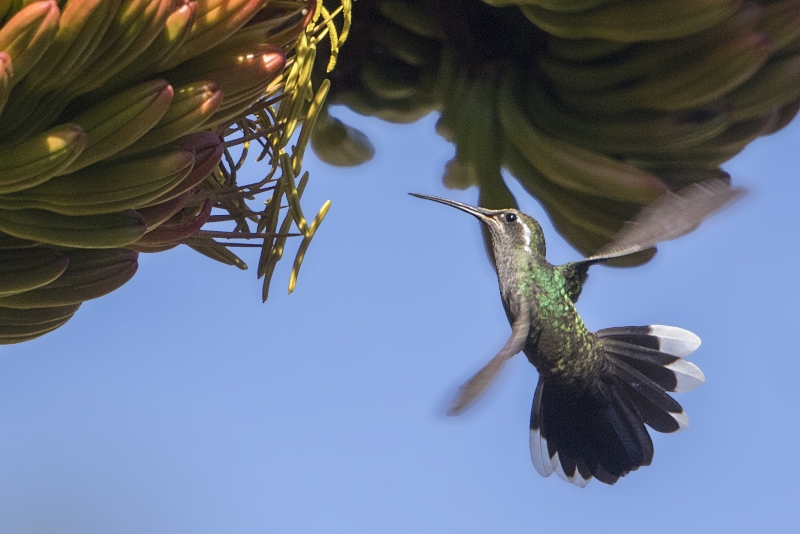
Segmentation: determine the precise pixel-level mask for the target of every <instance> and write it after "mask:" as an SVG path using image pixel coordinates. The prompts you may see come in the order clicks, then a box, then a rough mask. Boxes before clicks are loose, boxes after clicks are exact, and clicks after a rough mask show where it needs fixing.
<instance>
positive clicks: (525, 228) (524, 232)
mask: <svg viewBox="0 0 800 534" xmlns="http://www.w3.org/2000/svg"><path fill="white" fill-rule="evenodd" d="M517 222H518V223H519V224H521V225H522V237H523V238H524V239H525V245H524V246H523V248H524V249H525V252H527V253H528V254H531V229H530V228H528V225H527V224H525V223H524V222H522V218H521V217H517Z"/></svg>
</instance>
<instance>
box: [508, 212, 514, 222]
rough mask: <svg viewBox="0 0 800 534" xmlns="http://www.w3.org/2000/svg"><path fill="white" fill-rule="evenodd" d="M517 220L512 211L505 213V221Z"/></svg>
mask: <svg viewBox="0 0 800 534" xmlns="http://www.w3.org/2000/svg"><path fill="white" fill-rule="evenodd" d="M516 220H517V216H516V215H514V214H513V213H506V222H514V221H516Z"/></svg>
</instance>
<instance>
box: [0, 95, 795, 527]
mask: <svg viewBox="0 0 800 534" xmlns="http://www.w3.org/2000/svg"><path fill="white" fill-rule="evenodd" d="M339 114H340V115H341V116H346V117H347V119H348V121H349V122H351V123H352V124H354V125H356V126H358V127H359V128H361V129H363V130H364V131H365V132H366V133H368V134H369V135H370V137H371V138H372V139H373V140H374V141H375V144H376V146H377V151H378V153H377V157H376V158H375V160H373V161H372V162H370V163H369V164H367V165H364V166H362V167H360V168H357V169H355V170H341V169H335V168H330V167H327V166H325V165H323V164H321V163H319V162H318V161H317V160H316V159H315V158H314V157H313V156H312V155H309V156H308V157H307V158H306V166H307V168H308V169H309V170H310V171H311V176H312V179H311V181H310V184H309V187H308V189H307V190H306V195H305V198H304V206H305V207H306V209H307V210H309V211H311V210H312V209H316V208H317V207H319V206H320V205H321V204H322V202H323V201H324V200H326V199H331V200H332V201H333V206H332V208H331V210H330V212H329V214H328V217H327V219H326V220H325V222H324V223H323V225H322V227H321V229H320V231H319V234H318V235H317V236H316V238H315V241H314V243H312V246H311V249H310V251H309V253H308V255H307V257H306V260H305V264H304V266H303V271H302V273H301V276H300V280H299V283H298V288H297V290H296V291H295V293H294V294H293V295H291V296H287V295H286V291H285V287H286V282H287V280H288V273H289V268H290V261H291V258H292V257H293V255H294V254H293V251H292V252H291V254H290V255H289V258H288V259H287V260H286V261H284V263H283V264H281V265H280V266H279V268H278V270H277V272H276V276H275V281H274V287H273V291H272V297H271V299H270V301H269V302H268V303H267V304H266V305H262V304H261V302H260V298H259V295H260V283H259V282H258V281H257V280H256V279H255V273H254V270H253V269H251V270H250V271H247V272H241V271H238V270H236V269H234V268H232V267H225V266H223V265H220V264H217V263H215V262H213V261H211V260H208V259H206V258H204V257H202V256H199V255H197V254H196V253H194V252H193V251H191V250H189V249H185V250H184V249H176V250H174V251H170V252H166V253H161V254H156V255H143V256H142V257H141V259H140V268H139V272H138V274H137V275H136V277H135V278H134V279H133V280H132V281H131V282H129V283H128V284H127V285H126V286H124V287H123V288H122V289H120V290H118V291H117V292H115V293H113V294H112V295H109V296H107V297H105V298H102V299H100V300H97V301H93V302H89V303H86V304H85V305H84V306H83V308H82V309H81V310H80V312H79V313H78V314H77V315H76V316H75V318H74V319H73V320H72V321H71V322H70V323H68V324H67V325H66V326H65V327H63V328H61V329H60V330H58V331H57V332H55V333H53V334H50V335H48V336H45V337H44V338H40V339H39V340H36V341H33V342H30V343H26V344H23V345H19V346H11V347H3V348H2V349H0V351H1V352H2V356H1V357H0V532H2V533H14V534H17V533H26V534H27V533H31V534H33V533H42V532H47V533H50V532H58V533H63V534H67V533H70V534H71V533H76V534H78V533H81V534H94V533H98V534H99V533H115V534H128V533H137V534H138V533H144V532H147V533H170V534H182V533H186V534H205V533H209V534H211V533H213V534H218V533H226V534H228V533H231V534H239V533H256V532H259V533H276V534H277V533H306V532H308V533H329V532H331V533H334V532H343V533H349V534H353V533H369V534H374V533H381V534H389V533H411V532H413V533H415V534H416V533H419V534H422V533H445V532H460V533H481V534H483V533H487V532H492V533H494V532H499V533H517V532H519V533H528V532H587V531H589V529H591V530H592V531H595V532H614V533H619V534H622V533H626V532H641V531H643V530H646V531H647V532H651V533H654V534H655V533H660V532H665V533H666V532H670V533H674V532H684V533H690V532H751V531H756V532H768V531H770V529H775V531H783V532H786V531H789V530H791V529H792V528H796V525H797V519H798V517H800V489H799V487H798V484H797V480H798V477H800V469H799V468H798V462H797V446H798V445H797V444H798V440H799V438H800V432H799V431H798V409H800V403H798V401H797V399H798V391H797V387H798V376H799V374H798V373H799V372H800V358H799V357H798V348H797V332H798V312H797V299H798V297H800V283H799V282H798V276H797V274H796V271H797V265H798V259H800V255H799V254H798V242H799V239H798V236H797V231H798V229H800V224H798V223H799V222H800V214H799V213H800V210H799V209H798V197H799V196H800V176H799V175H798V174H800V171H798V166H800V151H798V148H800V124H799V123H797V122H795V123H794V124H793V125H791V126H790V127H788V128H787V129H785V130H784V131H782V132H780V133H779V134H777V135H774V136H772V137H770V138H768V139H764V140H760V141H758V142H756V143H754V144H753V145H751V146H750V147H749V148H748V149H747V150H746V151H745V152H744V153H743V154H742V155H741V156H739V157H738V158H737V159H736V160H734V161H732V162H731V163H730V164H729V165H728V166H727V168H728V170H729V171H730V172H731V173H732V174H733V175H734V177H735V182H736V183H737V184H741V185H746V186H747V187H749V188H750V189H751V194H750V196H748V197H747V198H746V199H745V200H743V201H742V202H740V203H739V204H737V205H735V206H734V207H733V208H732V209H729V210H728V211H726V212H724V213H722V214H721V215H719V216H717V217H715V218H714V219H712V220H710V221H708V222H707V223H706V224H704V225H703V226H702V227H701V228H700V230H698V231H697V232H695V233H694V234H692V235H690V236H688V237H685V238H682V239H680V240H678V241H675V242H672V243H668V244H664V245H662V246H661V247H660V252H659V254H658V255H657V256H656V258H655V259H654V260H653V261H652V262H650V263H649V264H648V265H646V266H644V267H641V268H637V269H633V270H618V269H610V268H605V267H595V268H593V270H592V272H591V277H590V279H589V282H588V284H587V286H586V288H585V290H584V293H583V295H582V296H581V302H580V305H579V311H580V312H581V314H582V316H583V318H584V320H585V321H586V323H587V324H588V326H589V327H590V328H591V329H600V328H605V327H611V326H620V325H641V324H650V323H656V324H667V325H676V326H681V327H684V328H687V329H690V330H692V331H694V332H696V333H697V334H698V335H699V336H700V337H701V338H702V340H703V345H702V346H701V347H700V349H699V350H698V351H697V352H696V353H695V354H694V355H693V356H692V359H693V361H695V362H696V363H698V364H699V366H700V367H701V368H702V369H703V370H704V371H705V373H706V375H707V382H706V384H705V385H704V386H703V387H701V388H699V389H697V390H694V391H692V392H689V393H684V394H680V395H679V400H680V402H681V403H682V404H683V406H684V407H685V409H686V410H687V412H688V414H689V416H690V418H691V426H690V427H689V428H688V429H687V430H685V431H683V432H680V433H678V434H672V435H662V434H654V436H653V439H654V442H655V449H656V454H655V459H654V462H653V465H652V466H650V467H648V468H643V469H641V470H640V471H638V472H635V473H633V474H631V475H630V476H629V477H626V478H624V479H623V480H621V481H620V482H619V483H618V484H617V485H616V486H613V487H609V486H605V485H603V484H600V483H598V482H596V481H595V482H592V483H591V484H590V485H589V486H588V487H587V488H585V489H583V490H581V489H578V488H576V487H574V486H572V485H569V484H566V483H564V482H562V481H561V480H560V479H558V478H557V477H556V476H552V477H551V478H549V479H543V478H541V477H540V476H539V475H538V474H537V473H536V472H535V471H534V469H533V467H532V465H531V463H530V459H529V455H528V444H527V442H528V437H527V436H528V417H529V410H530V404H531V397H532V395H533V391H534V387H535V384H536V380H537V377H536V372H535V370H534V369H533V367H531V366H530V365H529V364H528V363H527V361H525V359H524V358H523V357H518V358H516V359H515V360H514V361H512V363H511V364H510V365H509V366H508V368H507V369H506V372H505V374H504V375H503V376H502V377H501V379H500V381H499V383H498V384H497V385H496V387H495V388H493V389H492V391H491V392H490V394H489V395H488V396H487V397H486V398H485V399H484V400H483V401H482V402H481V403H480V404H479V405H478V406H476V407H475V408H474V409H473V410H472V411H471V412H469V413H468V414H466V415H465V416H462V417H460V418H454V419H451V418H447V417H445V416H444V415H443V411H444V407H445V405H446V403H447V401H448V400H449V398H450V396H451V395H452V394H453V392H454V391H455V389H456V388H457V386H458V385H459V384H460V383H461V382H462V381H463V380H465V379H466V378H468V377H469V376H470V375H471V374H472V373H473V372H474V371H475V370H477V369H478V368H479V367H480V366H481V365H483V363H484V362H485V361H486V360H487V359H488V358H489V357H491V356H492V355H494V354H495V352H496V351H497V349H498V348H499V347H500V346H501V345H502V343H503V342H504V341H505V339H506V337H507V336H508V333H509V331H510V329H509V325H508V323H507V321H506V318H505V315H504V313H503V309H502V306H501V303H500V299H499V296H498V292H497V286H496V279H495V277H494V273H493V271H492V269H491V268H490V266H489V263H488V262H487V261H486V258H485V256H484V251H483V244H482V242H481V239H480V233H479V231H478V223H477V222H476V221H475V220H474V219H472V218H471V217H469V216H468V215H465V214H462V213H459V212H457V211H455V210H452V209H449V208H446V207H444V206H439V205H435V204H433V203H426V202H424V201H421V200H416V199H413V198H411V197H409V196H408V195H407V194H406V193H407V192H409V191H414V192H423V193H429V194H437V195H448V196H451V197H454V198H457V199H460V200H464V201H468V202H472V201H475V200H476V194H475V191H474V190H473V191H466V192H458V191H454V192H448V191H447V190H445V189H444V188H443V187H442V185H441V182H440V176H441V173H442V167H443V165H444V163H445V162H446V161H447V160H448V159H449V158H450V157H451V155H452V152H453V149H452V147H451V146H450V145H448V144H447V143H445V142H444V141H442V140H441V139H439V138H438V137H437V136H436V135H435V134H434V132H433V124H434V122H435V117H434V116H431V117H428V118H427V119H425V120H423V121H421V122H419V123H417V124H414V125H411V126H390V125H386V124H383V123H380V122H378V121H374V120H369V119H363V118H358V117H355V116H353V115H352V114H350V113H347V112H344V111H341V112H340V113H339ZM254 172H258V173H260V172H261V170H260V169H257V170H255V171H254ZM512 189H514V191H515V192H517V193H519V194H518V199H519V201H520V204H521V207H522V209H523V210H524V211H526V212H527V213H530V214H531V215H533V216H534V217H537V218H538V219H539V220H540V221H541V222H542V225H543V227H544V231H545V234H546V236H547V240H548V241H547V244H548V252H549V258H550V260H551V261H552V262H558V263H561V262H565V261H569V260H574V259H577V258H578V257H579V256H578V254H577V253H576V252H575V251H574V250H572V249H571V248H570V247H569V246H568V245H566V244H565V242H564V241H563V240H562V239H561V238H560V237H559V236H558V235H557V234H556V233H555V232H554V231H553V229H552V226H551V225H550V223H549V221H547V220H546V218H545V217H544V215H543V212H542V210H541V209H540V207H539V206H538V204H537V203H536V202H535V201H534V200H532V199H531V198H530V197H527V196H526V195H524V194H523V193H521V192H520V189H519V188H518V187H516V186H512ZM295 246H296V245H295ZM247 259H248V260H249V263H250V264H251V266H254V265H255V261H254V259H255V256H254V255H250V256H247Z"/></svg>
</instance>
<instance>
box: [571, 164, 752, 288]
mask: <svg viewBox="0 0 800 534" xmlns="http://www.w3.org/2000/svg"><path fill="white" fill-rule="evenodd" d="M745 193H747V190H746V189H744V188H742V187H737V188H731V186H730V184H729V183H728V182H727V181H726V180H724V179H719V178H715V179H711V180H705V181H703V182H698V183H696V184H692V185H689V186H686V187H684V188H683V189H681V190H680V191H678V192H677V193H673V192H667V193H665V194H664V195H663V196H661V197H660V198H659V199H657V200H656V201H655V202H653V203H652V204H650V205H649V206H647V207H645V208H644V209H642V211H641V212H640V213H639V214H638V215H637V216H636V217H635V218H634V219H633V220H632V221H628V222H626V223H625V225H624V226H623V227H622V229H621V230H620V231H619V233H618V234H617V235H616V236H615V237H614V240H613V241H612V242H611V243H609V244H607V245H606V246H604V247H603V248H601V249H600V250H598V251H597V252H596V253H595V254H593V255H592V256H589V257H588V258H586V259H585V260H581V261H575V262H572V263H567V264H564V265H561V266H560V267H558V269H559V270H560V271H561V274H562V275H564V278H565V279H566V281H567V284H566V289H567V294H568V295H569V297H570V299H572V302H577V301H578V297H579V296H580V294H581V289H582V288H583V284H584V282H586V278H587V277H588V276H589V267H591V266H592V265H594V264H595V263H600V262H603V261H605V260H610V259H612V258H619V257H620V256H627V255H629V254H635V253H637V252H640V251H642V250H646V249H648V248H650V247H652V246H655V245H656V244H658V243H661V242H662V241H669V240H671V239H676V238H678V237H681V236H684V235H686V234H688V233H689V232H691V231H692V230H694V229H695V228H697V226H698V225H699V224H700V223H701V222H703V221H704V220H705V219H707V218H708V217H710V216H712V215H714V214H715V213H716V212H718V211H720V210H721V209H723V208H724V207H726V206H728V205H729V204H731V203H732V202H734V201H736V200H738V199H739V198H741V197H742V196H744V195H745Z"/></svg>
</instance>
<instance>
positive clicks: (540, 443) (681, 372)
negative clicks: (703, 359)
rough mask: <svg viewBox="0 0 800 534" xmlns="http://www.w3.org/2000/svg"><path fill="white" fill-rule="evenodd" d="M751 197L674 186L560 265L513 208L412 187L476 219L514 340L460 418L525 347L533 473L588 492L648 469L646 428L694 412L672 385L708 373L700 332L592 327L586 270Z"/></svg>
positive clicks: (692, 384)
mask: <svg viewBox="0 0 800 534" xmlns="http://www.w3.org/2000/svg"><path fill="white" fill-rule="evenodd" d="M745 192H746V190H745V189H743V188H731V187H730V184H729V183H728V182H726V181H725V180H722V179H713V180H706V181H704V182H700V183H696V184H693V185H690V186H687V187H685V188H683V189H682V190H680V191H679V192H677V193H673V192H667V193H665V194H664V195H662V196H661V197H660V198H658V199H657V200H656V201H655V202H653V203H652V204H650V205H649V206H647V207H645V208H644V209H643V210H642V211H641V212H640V213H639V215H638V216H637V217H636V218H634V219H633V220H632V221H630V222H628V223H626V224H625V225H624V226H623V227H622V229H621V230H620V232H619V233H618V234H617V235H616V236H615V238H614V239H613V240H612V242H611V243H609V244H608V245H606V246H604V247H603V248H602V249H600V250H599V251H597V252H596V253H595V254H594V255H592V256H590V257H588V258H585V259H583V260H580V261H575V262H571V263H567V264H564V265H552V264H550V263H549V262H548V261H547V259H546V250H545V239H544V235H543V233H542V227H541V226H540V225H539V223H538V222H537V221H536V220H535V219H534V218H533V217H530V216H529V215H526V214H524V213H522V212H521V211H519V210H516V209H485V208H480V207H476V206H470V205H468V204H464V203H462V202H457V201H455V200H449V199H445V198H440V197H434V196H428V195H420V194H416V193H410V194H411V195H412V196H415V197H418V198H422V199H426V200H432V201H435V202H439V203H442V204H445V205H447V206H452V207H454V208H457V209H459V210H461V211H465V212H467V213H469V214H471V215H473V216H475V217H476V218H477V219H478V220H479V221H480V222H481V223H482V224H483V225H484V226H485V227H486V229H487V230H488V234H489V236H490V242H491V248H492V251H493V253H494V262H495V268H496V272H497V280H498V283H499V286H500V297H501V298H502V302H503V308H504V310H505V313H506V316H507V317H508V321H509V323H510V324H511V336H510V337H509V339H508V341H507V342H506V343H505V345H504V346H503V348H502V349H501V350H500V352H499V353H498V354H497V355H496V356H495V357H494V358H492V359H491V360H490V361H489V363H487V364H486V365H485V366H484V367H483V368H482V369H481V370H479V371H478V372H477V373H475V374H474V375H473V376H472V377H471V378H470V379H469V380H468V381H467V382H466V383H465V384H464V385H463V386H461V387H460V388H459V391H458V393H457V395H456V398H455V399H454V401H453V403H452V405H451V406H450V409H449V410H448V415H459V414H461V413H463V412H464V410H466V409H467V408H468V407H470V406H471V405H472V404H473V403H474V402H475V401H476V400H477V399H478V398H479V397H480V396H481V395H482V394H483V393H484V392H485V391H486V389H487V388H488V387H489V386H490V385H491V384H492V383H493V382H494V381H495V379H496V378H497V376H498V375H499V374H500V371H501V370H502V369H503V367H504V365H505V363H506V362H507V361H508V360H509V359H510V358H511V357H513V356H514V355H516V354H517V353H519V352H524V354H525V356H526V357H527V358H528V361H529V362H530V363H531V364H533V366H534V367H536V369H537V371H538V373H539V382H538V384H537V386H536V390H535V393H534V395H533V406H532V408H531V418H530V453H531V460H532V462H533V465H534V468H535V469H536V471H537V472H538V473H539V474H540V475H542V476H544V477H548V476H550V475H551V474H552V473H553V472H555V473H557V474H558V475H559V476H560V477H561V478H562V479H564V480H566V481H568V482H572V483H573V484H575V485H577V486H580V487H584V486H586V484H588V483H589V481H590V480H591V479H592V478H596V479H597V480H599V481H600V482H603V483H606V484H614V483H615V482H617V481H618V480H619V478H620V477H622V476H625V475H626V474H628V473H630V472H631V471H634V470H636V469H638V468H639V467H640V466H646V465H650V463H651V461H652V459H653V442H652V440H651V438H650V435H649V433H648V431H647V429H646V428H645V425H647V426H649V427H650V428H652V429H653V430H655V431H657V432H664V433H669V432H676V431H678V430H681V429H683V428H686V426H688V424H689V420H688V417H687V416H686V413H685V412H684V410H683V408H682V407H681V405H680V404H679V403H678V402H676V401H675V400H674V399H673V398H672V397H671V396H670V395H669V394H668V392H681V391H688V390H691V389H694V388H696V387H698V386H699V385H701V384H702V383H703V382H704V381H705V376H704V374H703V372H702V371H701V370H700V369H699V368H698V367H697V366H696V365H694V364H693V363H690V362H688V361H686V360H685V359H684V357H685V356H687V355H689V354H690V353H692V352H693V351H694V350H695V349H697V347H699V346H700V338H699V337H698V336H696V335H695V334H693V333H692V332H689V331H688V330H684V329H682V328H677V327H674V326H663V325H648V326H624V327H616V328H606V329H603V330H599V331H597V332H590V331H589V330H588V329H587V327H586V325H585V324H584V323H583V320H581V317H580V315H578V312H577V311H576V309H575V303H576V302H577V301H578V297H579V296H580V294H581V290H582V288H583V285H584V283H585V282H586V279H587V277H588V269H589V267H590V266H592V265H594V264H598V263H603V262H605V261H607V260H610V259H612V258H618V257H622V256H627V255H629V254H634V253H636V252H640V251H642V250H646V249H649V248H651V247H653V246H654V245H656V244H657V243H659V242H662V241H667V240H670V239H675V238H677V237H680V236H682V235H685V234H687V233H689V232H690V231H692V230H694V229H695V228H696V227H697V225H698V224H699V223H700V222H702V220H703V219H705V218H707V217H709V216H710V215H712V214H713V213H715V212H717V211H719V210H720V209H722V208H723V207H724V206H726V205H728V204H730V203H731V202H732V201H734V200H736V199H738V198H739V197H741V196H742V195H743V194H744V193H745Z"/></svg>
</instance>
